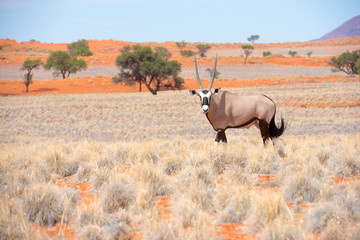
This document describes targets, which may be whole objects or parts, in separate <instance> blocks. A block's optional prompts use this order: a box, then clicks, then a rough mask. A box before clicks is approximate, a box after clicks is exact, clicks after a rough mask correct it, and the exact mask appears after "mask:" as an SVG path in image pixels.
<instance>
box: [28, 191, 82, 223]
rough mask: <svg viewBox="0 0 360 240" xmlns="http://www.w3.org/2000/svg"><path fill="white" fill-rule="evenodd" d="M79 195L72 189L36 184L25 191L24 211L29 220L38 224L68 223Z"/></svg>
mask: <svg viewBox="0 0 360 240" xmlns="http://www.w3.org/2000/svg"><path fill="white" fill-rule="evenodd" d="M77 196H78V195H77V193H76V192H75V191H74V190H71V189H60V188H58V187H54V186H51V185H47V184H42V185H36V186H34V187H32V188H31V189H28V190H27V191H26V193H25V196H24V211H25V213H26V215H27V217H28V219H29V221H32V222H34V223H36V224H38V225H42V226H52V225H54V224H56V223H60V224H67V223H69V221H70V219H71V217H72V214H73V210H74V207H75V204H76V202H77Z"/></svg>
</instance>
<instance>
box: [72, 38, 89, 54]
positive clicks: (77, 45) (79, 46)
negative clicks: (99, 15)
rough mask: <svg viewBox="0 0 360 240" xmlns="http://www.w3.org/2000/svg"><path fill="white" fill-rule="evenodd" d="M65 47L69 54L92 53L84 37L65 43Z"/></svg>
mask: <svg viewBox="0 0 360 240" xmlns="http://www.w3.org/2000/svg"><path fill="white" fill-rule="evenodd" d="M67 48H68V50H69V52H70V53H71V54H74V55H77V56H92V55H93V53H92V52H91V51H90V49H89V44H88V42H87V41H86V40H85V39H82V40H79V41H77V42H73V43H71V44H69V45H67Z"/></svg>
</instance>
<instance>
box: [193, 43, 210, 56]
mask: <svg viewBox="0 0 360 240" xmlns="http://www.w3.org/2000/svg"><path fill="white" fill-rule="evenodd" d="M196 48H197V49H198V50H199V55H200V57H206V52H207V51H208V50H209V49H210V48H211V46H210V45H209V44H207V43H206V44H198V45H197V46H196Z"/></svg>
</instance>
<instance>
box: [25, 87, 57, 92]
mask: <svg viewBox="0 0 360 240" xmlns="http://www.w3.org/2000/svg"><path fill="white" fill-rule="evenodd" d="M57 90H59V89H57V88H38V89H35V90H29V92H53V91H57Z"/></svg>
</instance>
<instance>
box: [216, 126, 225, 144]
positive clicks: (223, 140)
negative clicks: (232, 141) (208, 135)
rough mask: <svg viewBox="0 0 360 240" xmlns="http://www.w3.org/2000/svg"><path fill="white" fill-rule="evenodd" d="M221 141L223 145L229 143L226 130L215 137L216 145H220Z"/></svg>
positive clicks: (220, 131)
mask: <svg viewBox="0 0 360 240" xmlns="http://www.w3.org/2000/svg"><path fill="white" fill-rule="evenodd" d="M220 141H222V142H223V143H227V139H226V135H225V130H223V129H220V130H218V131H217V134H216V137H215V143H219V142H220Z"/></svg>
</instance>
